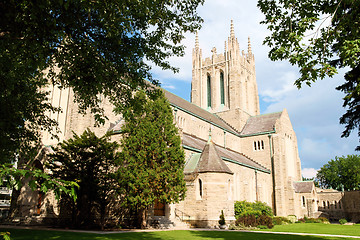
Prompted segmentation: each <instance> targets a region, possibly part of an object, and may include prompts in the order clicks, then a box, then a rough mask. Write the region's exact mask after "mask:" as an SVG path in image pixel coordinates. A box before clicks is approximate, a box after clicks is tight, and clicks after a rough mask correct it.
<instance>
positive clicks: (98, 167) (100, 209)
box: [45, 130, 119, 229]
mask: <svg viewBox="0 0 360 240" xmlns="http://www.w3.org/2000/svg"><path fill="white" fill-rule="evenodd" d="M109 140H110V139H109V136H108V135H105V136H103V137H97V136H96V135H95V133H93V132H91V131H90V130H86V131H85V132H84V133H83V134H81V135H80V136H78V135H77V134H75V133H74V136H73V138H71V139H69V140H66V141H64V142H62V143H59V146H58V147H56V148H55V149H54V151H55V152H54V153H53V154H51V155H49V156H48V158H47V159H48V160H49V161H48V162H47V164H46V165H45V166H46V167H47V168H48V169H50V170H51V176H52V177H53V178H60V179H64V180H67V181H73V182H76V183H78V184H79V186H80V188H79V189H77V192H76V193H77V199H76V201H72V200H71V199H69V198H68V196H66V195H63V196H62V199H61V200H62V202H61V206H64V207H65V208H66V209H70V210H71V211H72V225H73V226H75V227H92V226H93V224H94V223H95V224H97V225H98V226H100V227H101V228H102V229H103V228H104V227H105V224H106V221H105V217H106V216H108V215H109V212H111V209H110V207H111V206H112V205H113V204H112V203H113V202H114V201H115V197H114V196H115V192H116V188H117V186H118V184H117V183H116V182H115V180H114V176H113V173H114V167H115V161H116V159H117V158H118V153H117V152H116V150H117V148H118V147H119V145H118V144H117V143H116V142H110V141H109ZM65 202H66V204H64V203H65ZM69 224H70V223H69Z"/></svg>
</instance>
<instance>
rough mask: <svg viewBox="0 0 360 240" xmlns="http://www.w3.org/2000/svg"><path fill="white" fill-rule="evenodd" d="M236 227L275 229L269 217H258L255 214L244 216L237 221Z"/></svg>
mask: <svg viewBox="0 0 360 240" xmlns="http://www.w3.org/2000/svg"><path fill="white" fill-rule="evenodd" d="M235 225H236V226H245V227H258V226H266V227H267V228H273V227H274V224H273V221H272V218H271V217H270V216H268V215H265V214H263V215H260V216H258V217H256V216H255V215H254V214H250V215H244V216H241V217H239V218H237V219H236V221H235Z"/></svg>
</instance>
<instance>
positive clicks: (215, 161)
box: [195, 140, 233, 174]
mask: <svg viewBox="0 0 360 240" xmlns="http://www.w3.org/2000/svg"><path fill="white" fill-rule="evenodd" d="M195 171H196V172H198V173H204V172H217V173H229V174H233V172H232V171H231V170H230V169H229V167H228V166H227V165H226V164H225V163H224V161H223V160H222V159H221V158H220V156H219V154H218V152H217V150H216V148H215V144H214V143H213V141H212V140H209V141H208V142H207V144H206V145H205V147H204V149H203V151H202V153H201V156H200V159H199V163H198V166H197V169H196V170H195Z"/></svg>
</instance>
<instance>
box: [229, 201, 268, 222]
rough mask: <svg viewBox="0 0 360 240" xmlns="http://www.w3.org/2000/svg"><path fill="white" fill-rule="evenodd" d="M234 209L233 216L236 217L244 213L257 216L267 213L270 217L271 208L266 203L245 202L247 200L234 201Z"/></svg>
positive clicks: (244, 214)
mask: <svg viewBox="0 0 360 240" xmlns="http://www.w3.org/2000/svg"><path fill="white" fill-rule="evenodd" d="M234 209H235V218H236V219H238V218H239V217H241V216H246V215H255V217H259V216H260V215H267V216H270V217H272V216H273V213H272V209H271V207H269V206H268V205H266V203H263V202H258V201H257V202H254V203H252V202H247V201H236V202H235V204H234Z"/></svg>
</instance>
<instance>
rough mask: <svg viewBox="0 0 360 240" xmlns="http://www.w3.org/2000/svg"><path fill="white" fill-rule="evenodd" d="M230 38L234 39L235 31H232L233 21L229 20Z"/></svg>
mask: <svg viewBox="0 0 360 240" xmlns="http://www.w3.org/2000/svg"><path fill="white" fill-rule="evenodd" d="M230 38H231V39H233V38H235V31H234V21H233V20H232V19H231V25H230Z"/></svg>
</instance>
